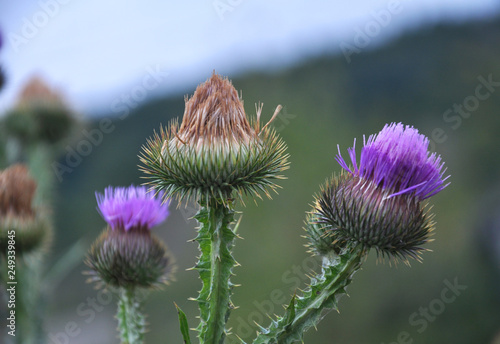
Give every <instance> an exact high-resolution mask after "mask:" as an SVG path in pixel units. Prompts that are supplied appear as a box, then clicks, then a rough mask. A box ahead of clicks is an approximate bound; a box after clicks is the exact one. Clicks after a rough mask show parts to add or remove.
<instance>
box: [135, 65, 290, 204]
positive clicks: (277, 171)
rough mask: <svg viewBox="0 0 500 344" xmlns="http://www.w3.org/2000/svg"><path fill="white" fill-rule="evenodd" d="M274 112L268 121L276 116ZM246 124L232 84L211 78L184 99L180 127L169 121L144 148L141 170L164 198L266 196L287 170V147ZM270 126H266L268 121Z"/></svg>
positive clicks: (267, 131)
mask: <svg viewBox="0 0 500 344" xmlns="http://www.w3.org/2000/svg"><path fill="white" fill-rule="evenodd" d="M280 108H281V107H278V109H277V111H276V112H275V114H274V116H273V118H272V119H271V121H272V120H273V119H274V118H275V116H277V114H278V112H279V109H280ZM261 111H262V107H259V108H258V109H257V121H256V123H255V124H254V125H253V126H252V125H250V123H249V122H248V120H247V118H246V115H245V110H244V109H243V103H242V101H241V100H240V99H239V97H238V93H237V91H236V90H235V89H234V87H233V85H232V84H231V82H230V81H229V80H227V79H223V78H221V77H220V76H218V75H216V74H214V75H212V77H211V78H210V79H209V80H208V81H207V82H205V83H204V84H202V85H200V86H198V88H197V89H196V91H195V93H194V95H193V96H192V97H191V98H190V99H186V109H185V112H184V117H183V120H182V123H181V125H180V127H179V125H178V122H177V121H175V120H174V121H172V122H171V123H170V125H169V126H168V127H167V128H161V129H160V133H159V134H158V133H155V134H154V135H153V137H152V138H150V139H149V140H148V142H147V144H146V145H145V146H144V147H143V152H142V155H141V162H142V164H143V167H142V171H143V172H145V173H146V174H147V176H146V178H148V179H149V182H148V184H149V185H151V186H152V187H153V188H154V189H156V190H157V191H164V197H166V198H167V197H175V198H177V199H178V200H188V199H191V200H194V201H199V200H200V199H201V198H202V197H205V198H206V199H208V198H210V197H214V198H217V199H219V200H221V201H222V202H225V201H226V200H228V199H230V198H232V197H238V198H239V199H240V200H241V199H242V196H243V195H245V194H250V195H252V196H257V197H260V194H261V192H262V193H264V194H265V195H266V196H268V197H270V194H269V190H273V191H275V190H276V188H277V187H278V185H276V184H275V181H276V180H277V179H283V176H282V175H281V172H282V171H283V170H285V169H287V168H288V161H287V160H288V155H287V154H286V153H285V151H286V145H285V143H284V142H283V141H282V140H281V139H280V138H279V136H278V135H277V133H276V132H275V131H273V130H272V129H270V128H268V125H267V124H266V125H265V126H264V127H263V128H260V115H261ZM268 124H269V123H268Z"/></svg>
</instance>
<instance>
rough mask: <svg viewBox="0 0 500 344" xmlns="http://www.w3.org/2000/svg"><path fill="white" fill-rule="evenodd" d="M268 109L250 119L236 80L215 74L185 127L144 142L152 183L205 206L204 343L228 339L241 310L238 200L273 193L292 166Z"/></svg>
mask: <svg viewBox="0 0 500 344" xmlns="http://www.w3.org/2000/svg"><path fill="white" fill-rule="evenodd" d="M279 110H280V107H278V108H277V110H276V111H275V113H274V115H273V117H272V118H271V120H270V122H272V120H273V118H274V117H275V116H277V114H278V112H279ZM261 113H262V106H259V107H258V108H257V116H256V119H255V121H253V122H250V121H249V120H248V118H247V116H246V114H245V110H244V108H243V102H242V100H241V99H240V98H239V96H238V92H237V91H236V89H235V88H234V87H233V85H232V84H231V82H230V81H229V80H227V79H223V78H221V77H220V76H219V75H216V74H213V75H212V77H211V78H210V79H209V80H207V81H206V82H205V83H203V84H202V85H200V86H198V88H197V89H196V91H195V93H194V95H193V96H192V97H191V98H189V99H186V109H185V112H184V117H183V119H182V123H181V125H180V126H179V125H178V122H177V121H172V122H171V123H170V124H169V126H168V127H167V128H161V129H160V133H159V134H157V133H155V134H154V135H153V137H152V138H150V139H149V140H148V142H147V144H146V145H145V146H144V148H143V153H142V156H141V161H142V164H143V167H142V170H143V171H144V172H145V173H146V174H147V178H148V179H149V182H148V184H149V185H150V186H151V188H152V189H154V190H156V192H163V195H164V197H172V198H175V199H176V200H178V201H179V202H182V201H185V202H188V201H190V200H191V201H195V202H198V203H199V205H200V207H201V208H200V210H199V212H198V213H197V214H196V216H195V217H194V218H195V219H196V220H197V221H198V223H199V227H198V235H197V237H196V241H197V242H198V244H199V248H200V252H201V254H200V256H199V261H198V262H197V264H196V266H195V269H196V270H197V271H198V273H199V275H200V279H201V281H202V284H203V285H202V289H201V290H200V293H199V296H198V297H197V298H196V301H197V302H198V306H199V309H200V323H199V325H198V327H197V328H196V330H197V332H198V338H199V341H200V343H207V344H209V343H210V344H212V343H217V344H218V343H223V342H224V339H225V337H226V336H227V334H228V329H227V328H226V322H227V320H228V318H229V314H230V311H231V309H232V308H234V306H233V304H232V302H231V299H230V297H231V293H232V289H233V286H234V285H233V284H232V283H231V281H230V277H231V275H232V274H233V271H232V270H233V267H234V266H235V265H236V261H235V260H234V258H233V256H232V253H231V251H232V247H233V242H234V238H235V237H236V228H233V227H232V225H233V222H234V214H235V210H234V206H235V203H236V202H237V201H241V202H243V197H244V196H245V195H249V196H251V197H252V198H253V199H256V198H261V197H262V196H261V194H264V195H266V196H267V197H269V198H270V191H276V189H277V187H278V185H277V184H276V183H275V182H276V181H277V180H279V179H282V178H283V176H282V175H281V172H282V171H284V170H285V169H286V168H287V167H288V161H287V159H288V155H287V154H286V153H285V150H286V145H285V143H284V142H283V141H282V140H281V139H280V138H279V137H278V135H277V134H276V132H275V131H274V130H272V129H271V128H270V127H269V125H268V124H269V123H270V122H268V123H267V124H266V125H264V126H263V127H261V125H260V117H261ZM179 316H180V320H181V329H182V333H183V338H184V341H185V342H186V343H190V338H189V333H188V330H187V326H186V324H187V320H186V319H185V316H184V313H182V311H181V310H179Z"/></svg>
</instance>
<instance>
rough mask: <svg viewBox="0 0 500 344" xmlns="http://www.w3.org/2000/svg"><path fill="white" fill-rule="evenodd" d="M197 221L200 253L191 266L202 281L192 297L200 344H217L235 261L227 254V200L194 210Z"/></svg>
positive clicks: (228, 307) (229, 214)
mask: <svg viewBox="0 0 500 344" xmlns="http://www.w3.org/2000/svg"><path fill="white" fill-rule="evenodd" d="M195 218H196V219H197V220H198V222H199V223H200V226H199V228H198V236H197V237H196V240H197V241H198V244H199V246H200V252H201V255H200V257H199V261H198V263H197V264H196V266H195V269H196V270H198V273H199V274H200V279H201V281H202V283H203V286H202V289H201V290H200V295H199V296H198V298H197V299H196V300H197V301H198V306H199V308H200V325H199V326H198V328H197V330H198V332H199V335H198V336H199V338H200V344H204V343H206V344H220V343H223V342H224V338H225V337H226V335H227V331H226V329H225V326H226V322H227V320H228V318H229V313H230V310H231V309H232V308H233V306H232V303H231V300H230V297H231V293H232V288H233V284H232V283H231V282H230V280H229V279H230V277H231V275H232V269H233V267H234V266H235V265H236V261H235V260H234V258H233V256H232V255H231V249H232V246H233V241H234V238H235V236H236V235H235V234H234V232H233V230H231V228H229V225H230V224H231V223H232V222H233V219H234V211H233V210H232V209H230V207H229V205H228V204H222V203H219V202H217V201H216V200H214V199H212V200H210V201H209V202H207V203H206V204H202V208H201V209H200V211H199V212H198V214H196V216H195Z"/></svg>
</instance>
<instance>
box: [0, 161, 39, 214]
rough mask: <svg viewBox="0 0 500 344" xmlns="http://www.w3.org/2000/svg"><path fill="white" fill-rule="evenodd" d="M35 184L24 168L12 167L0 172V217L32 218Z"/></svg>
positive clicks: (22, 166) (19, 166)
mask: <svg viewBox="0 0 500 344" xmlns="http://www.w3.org/2000/svg"><path fill="white" fill-rule="evenodd" d="M35 190H36V182H35V181H34V180H33V179H32V178H31V176H30V175H29V173H28V169H27V168H26V166H24V165H21V164H16V165H13V166H11V167H9V168H7V169H5V170H3V171H0V216H2V217H4V216H8V215H13V216H28V217H32V216H33V210H32V209H31V201H32V200H33V196H34V195H35Z"/></svg>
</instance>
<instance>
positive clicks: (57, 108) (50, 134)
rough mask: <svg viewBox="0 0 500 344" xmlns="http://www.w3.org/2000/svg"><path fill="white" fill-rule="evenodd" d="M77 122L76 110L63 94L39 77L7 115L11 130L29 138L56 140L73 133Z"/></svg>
mask: <svg viewBox="0 0 500 344" xmlns="http://www.w3.org/2000/svg"><path fill="white" fill-rule="evenodd" d="M73 122H74V119H73V114H72V112H71V110H70V109H69V108H68V107H67V105H66V104H65V103H64V101H63V100H62V97H61V96H60V95H59V94H58V93H56V92H54V91H52V90H51V89H50V88H49V86H47V85H46V84H45V82H44V81H43V80H42V79H40V78H38V77H34V78H32V79H31V80H30V81H29V82H28V84H27V85H26V86H25V87H24V89H23V90H22V91H21V95H20V97H19V101H18V104H17V106H16V107H15V108H14V109H13V110H11V111H10V112H9V113H8V114H7V116H6V118H5V125H6V129H7V132H8V133H9V134H11V135H15V136H16V137H18V138H19V139H20V140H22V141H25V142H26V141H38V140H40V141H44V142H48V143H52V144H53V143H57V142H59V141H60V140H62V139H63V138H65V137H66V136H67V135H68V134H69V132H70V130H71V127H72V125H73Z"/></svg>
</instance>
